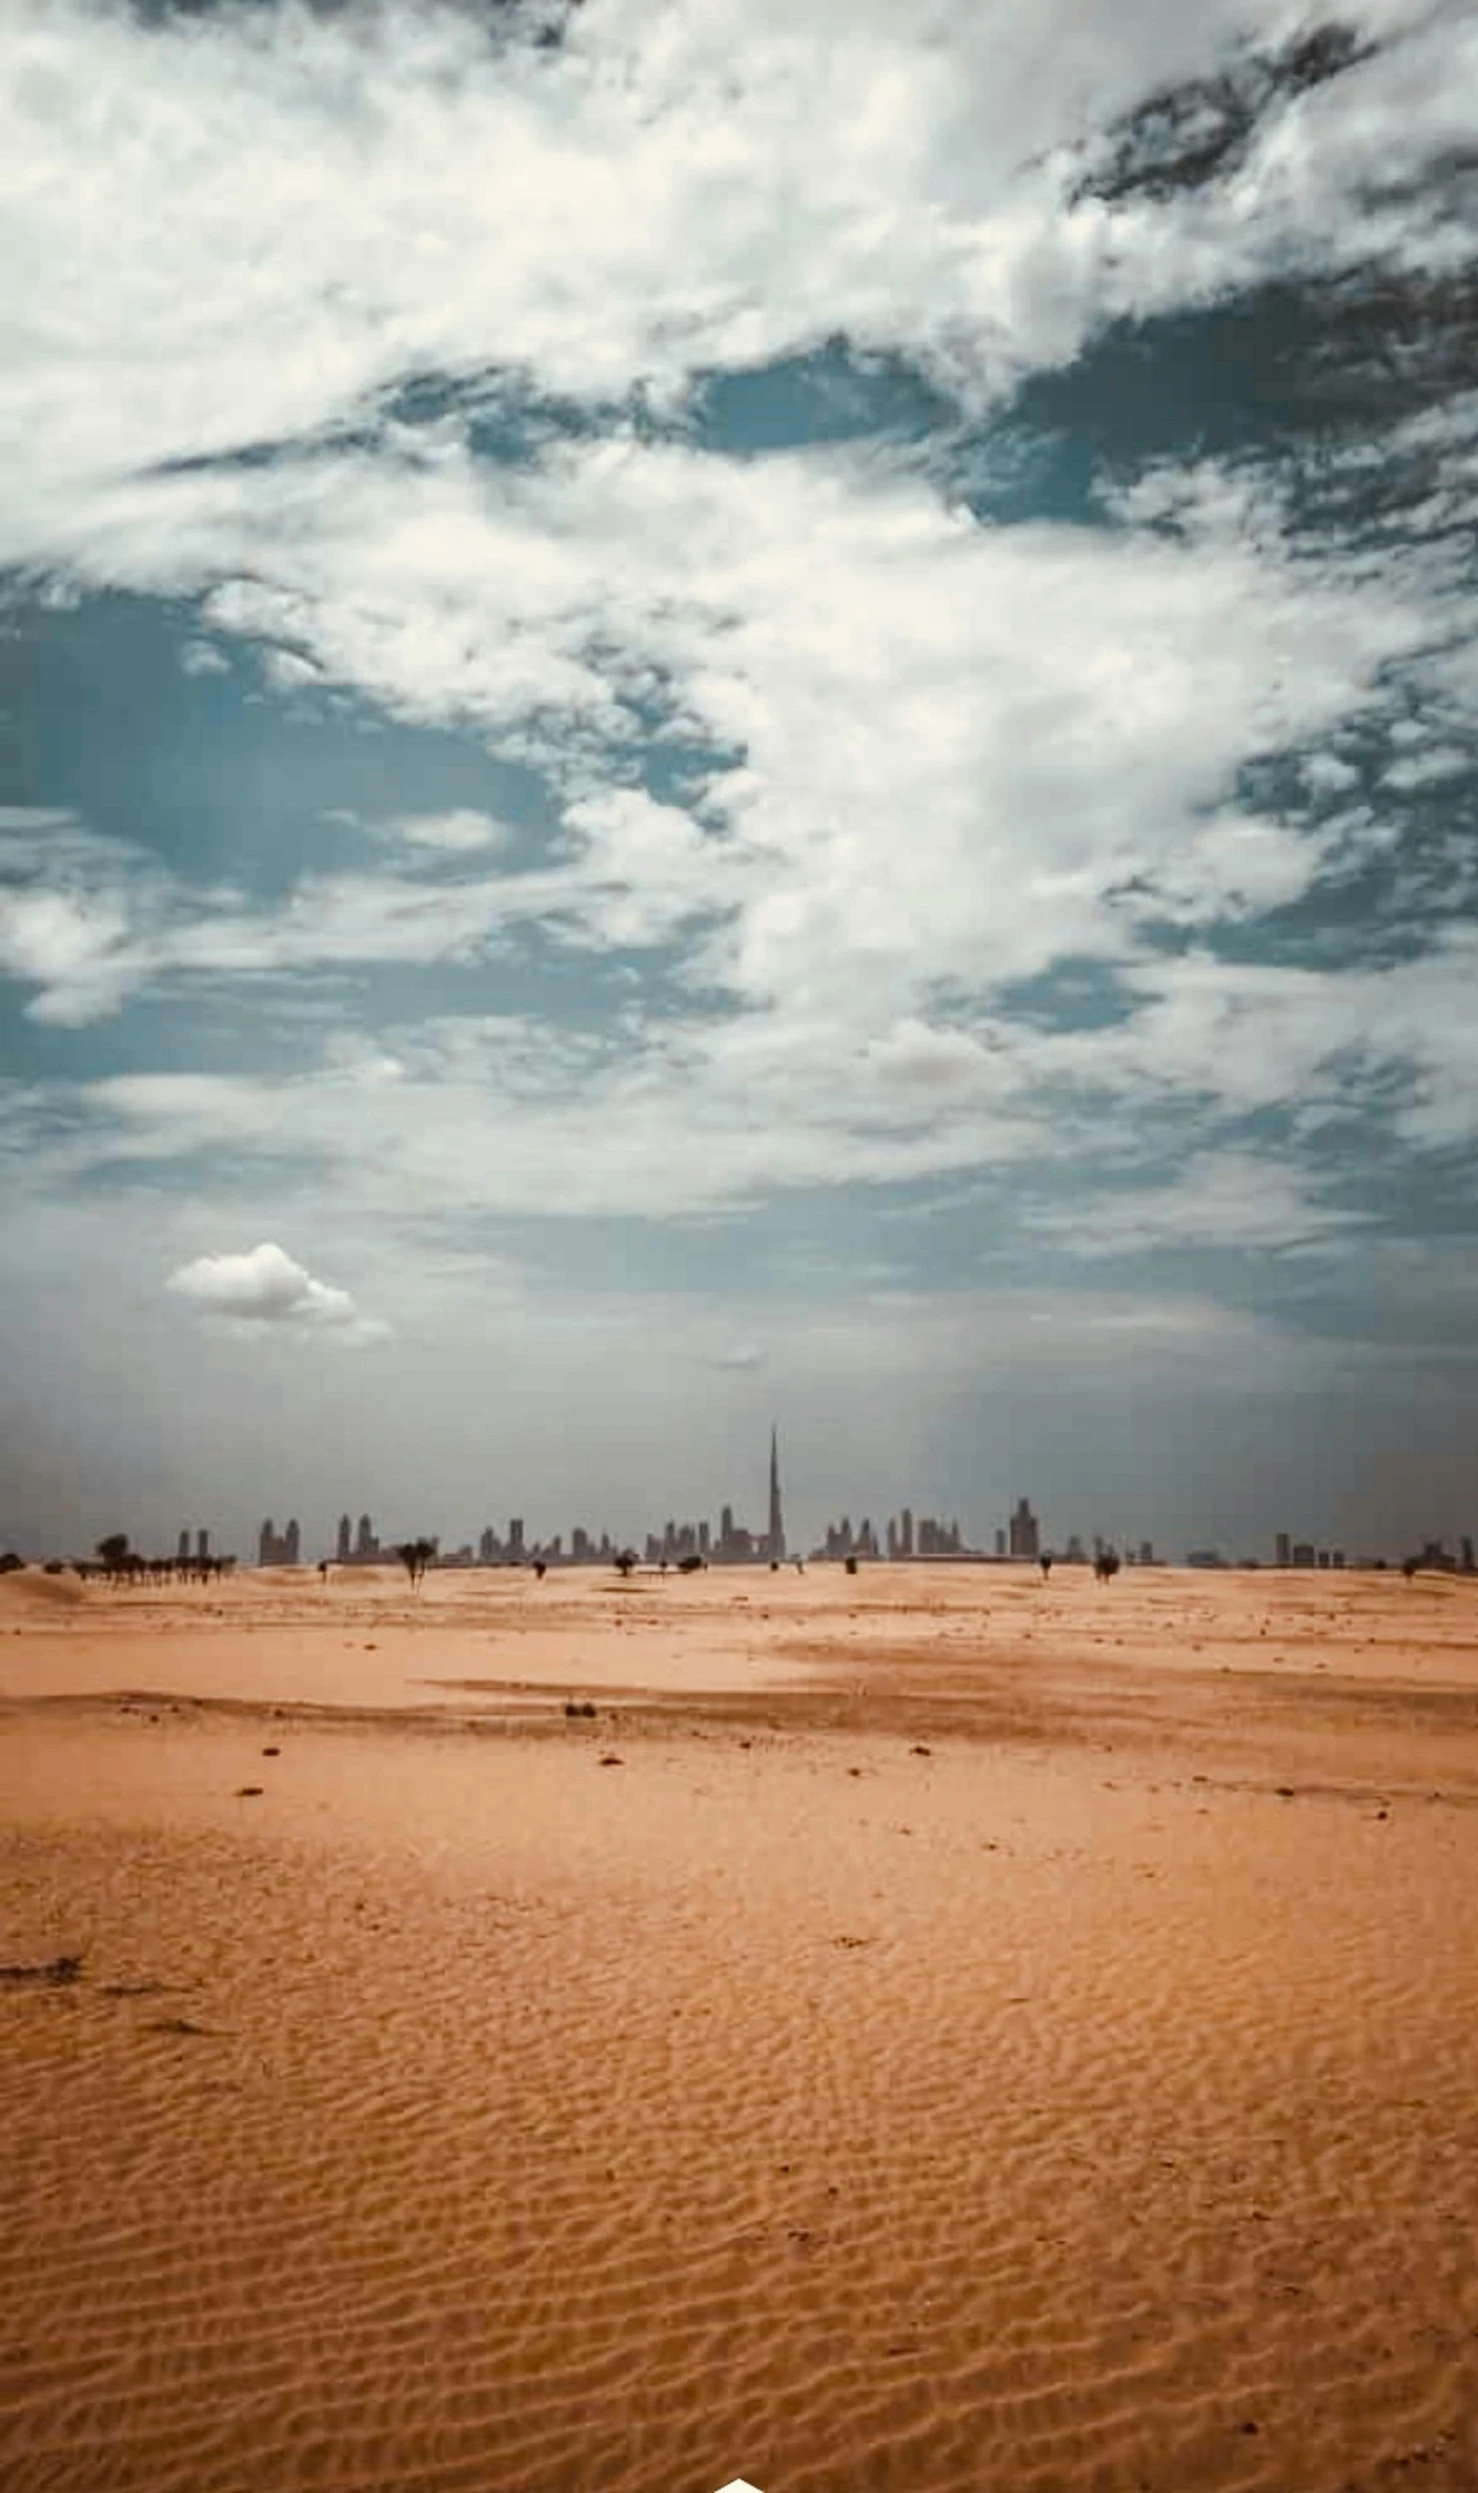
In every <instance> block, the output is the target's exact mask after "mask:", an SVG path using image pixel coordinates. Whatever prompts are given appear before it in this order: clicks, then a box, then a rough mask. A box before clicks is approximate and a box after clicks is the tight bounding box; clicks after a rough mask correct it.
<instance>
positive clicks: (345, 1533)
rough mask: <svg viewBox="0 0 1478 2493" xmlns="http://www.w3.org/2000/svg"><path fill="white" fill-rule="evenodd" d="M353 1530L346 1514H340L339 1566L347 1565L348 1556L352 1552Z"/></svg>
mask: <svg viewBox="0 0 1478 2493" xmlns="http://www.w3.org/2000/svg"><path fill="white" fill-rule="evenodd" d="M353 1532H354V1527H353V1525H352V1524H351V1523H350V1521H349V1518H348V1516H347V1515H341V1516H340V1517H339V1564H340V1566H341V1567H347V1566H348V1564H349V1560H350V1557H351V1556H352V1554H353V1547H354V1541H353Z"/></svg>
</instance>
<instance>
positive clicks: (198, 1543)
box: [195, 1526, 210, 1567]
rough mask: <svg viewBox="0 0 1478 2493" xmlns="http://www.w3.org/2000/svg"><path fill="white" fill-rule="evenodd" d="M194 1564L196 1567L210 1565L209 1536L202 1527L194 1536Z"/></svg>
mask: <svg viewBox="0 0 1478 2493" xmlns="http://www.w3.org/2000/svg"><path fill="white" fill-rule="evenodd" d="M195 1564H196V1566H197V1567H208V1566H209V1565H210V1534H209V1532H208V1531H207V1530H206V1529H205V1528H204V1527H203V1526H202V1528H201V1530H200V1531H198V1532H197V1533H196V1535H195Z"/></svg>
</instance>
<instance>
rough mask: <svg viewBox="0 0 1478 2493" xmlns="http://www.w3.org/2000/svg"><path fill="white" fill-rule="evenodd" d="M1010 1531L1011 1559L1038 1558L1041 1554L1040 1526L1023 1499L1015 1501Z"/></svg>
mask: <svg viewBox="0 0 1478 2493" xmlns="http://www.w3.org/2000/svg"><path fill="white" fill-rule="evenodd" d="M1010 1530H1011V1555H1012V1557H1013V1558H1040V1556H1041V1554H1042V1533H1041V1526H1040V1525H1039V1524H1038V1522H1037V1519H1036V1516H1035V1515H1034V1514H1033V1513H1032V1510H1031V1507H1030V1506H1029V1505H1028V1503H1027V1501H1026V1499H1025V1498H1019V1499H1018V1500H1017V1505H1016V1512H1015V1514H1014V1515H1013V1516H1012V1518H1011V1527H1010Z"/></svg>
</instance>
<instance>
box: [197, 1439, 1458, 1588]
mask: <svg viewBox="0 0 1478 2493" xmlns="http://www.w3.org/2000/svg"><path fill="white" fill-rule="evenodd" d="M991 1537H992V1546H991V1547H990V1548H989V1549H977V1548H973V1547H972V1546H971V1545H970V1544H969V1543H968V1542H967V1541H966V1540H965V1538H964V1536H963V1534H962V1533H961V1530H960V1526H959V1524H958V1522H957V1521H955V1520H953V1519H951V1520H949V1521H946V1520H945V1519H944V1518H942V1517H940V1516H936V1515H919V1516H915V1514H914V1511H913V1509H912V1507H908V1506H905V1507H904V1508H902V1510H901V1511H900V1512H899V1513H898V1514H897V1515H890V1516H889V1517H888V1518H887V1520H886V1522H885V1523H884V1525H883V1528H882V1530H881V1532H879V1530H878V1528H877V1527H876V1525H875V1524H874V1523H873V1521H872V1518H871V1517H870V1516H867V1515H864V1516H863V1517H862V1519H861V1521H860V1522H859V1523H858V1524H856V1525H855V1526H854V1524H853V1522H852V1519H851V1517H850V1516H849V1515H843V1516H841V1517H840V1518H839V1520H838V1521H836V1522H834V1523H829V1524H828V1525H827V1526H826V1528H825V1530H824V1532H823V1533H822V1536H821V1539H820V1541H819V1542H818V1543H817V1545H816V1547H815V1548H814V1549H813V1550H812V1551H811V1552H810V1556H811V1557H812V1558H816V1559H839V1560H846V1559H863V1558H866V1559H883V1558H886V1559H889V1560H891V1561H893V1562H894V1563H895V1564H896V1563H901V1562H905V1561H908V1560H910V1559H941V1558H946V1559H947V1558H959V1559H970V1560H973V1561H975V1562H976V1563H977V1564H987V1565H988V1564H990V1563H992V1562H1001V1561H1005V1562H1007V1563H1009V1562H1010V1561H1012V1560H1015V1561H1017V1562H1018V1563H1024V1564H1027V1565H1036V1564H1039V1563H1040V1562H1041V1561H1042V1560H1044V1559H1046V1560H1049V1561H1051V1562H1053V1563H1057V1564H1061V1565H1064V1566H1089V1565H1091V1564H1092V1563H1093V1561H1094V1560H1095V1559H1098V1558H1101V1557H1103V1556H1105V1555H1106V1554H1107V1553H1108V1551H1109V1548H1110V1544H1109V1543H1108V1542H1107V1541H1106V1540H1105V1539H1104V1538H1103V1536H1102V1535H1101V1534H1099V1533H1095V1534H1094V1536H1093V1540H1092V1543H1091V1545H1085V1544H1084V1542H1083V1541H1082V1540H1081V1539H1080V1538H1079V1536H1078V1534H1077V1533H1071V1534H1069V1536H1068V1538H1067V1540H1066V1541H1065V1542H1064V1543H1063V1544H1062V1545H1061V1547H1058V1548H1049V1547H1048V1546H1046V1545H1045V1544H1044V1540H1043V1534H1042V1524H1041V1518H1040V1517H1039V1516H1038V1515H1036V1514H1035V1513H1034V1512H1033V1510H1032V1506H1031V1501H1030V1499H1028V1498H1024V1497H1023V1498H1018V1499H1017V1501H1016V1504H1015V1506H1014V1508H1013V1509H1012V1512H1011V1514H1010V1515H1009V1516H1008V1518H1007V1520H1006V1522H1005V1523H1004V1524H1001V1525H999V1526H997V1527H996V1528H995V1530H994V1531H993V1534H992V1536H991ZM1275 1549H1276V1558H1275V1561H1274V1563H1275V1564H1276V1565H1277V1566H1279V1567H1296V1568H1304V1567H1308V1568H1316V1569H1317V1568H1321V1567H1327V1568H1332V1569H1342V1568H1343V1567H1344V1566H1345V1565H1346V1563H1347V1561H1346V1557H1345V1552H1344V1551H1343V1550H1342V1549H1321V1548H1320V1547H1319V1546H1318V1545H1317V1544H1316V1543H1315V1542H1313V1541H1296V1540H1294V1538H1293V1536H1292V1535H1291V1534H1290V1533H1287V1532H1280V1533H1279V1534H1278V1535H1277V1538H1276V1542H1275ZM789 1554H790V1553H789V1549H788V1544H787V1540H786V1531H785V1513H784V1506H783V1502H782V1498H781V1491H780V1448H779V1440H778V1437H777V1435H776V1432H775V1431H774V1430H773V1429H772V1430H771V1432H770V1484H769V1504H768V1510H767V1513H766V1517H765V1521H764V1524H763V1525H762V1526H760V1525H749V1524H742V1523H740V1522H738V1521H737V1520H736V1518H735V1514H734V1510H733V1508H732V1506H726V1507H724V1508H723V1510H722V1512H721V1514H720V1516H719V1521H718V1526H717V1529H715V1528H714V1527H713V1526H711V1525H710V1524H709V1522H708V1521H707V1519H706V1518H705V1519H703V1520H702V1521H698V1522H686V1523H678V1522H675V1521H673V1520H671V1519H669V1520H668V1521H667V1522H666V1523H665V1524H664V1525H663V1526H662V1528H661V1530H660V1531H654V1532H648V1533H647V1534H646V1536H645V1540H644V1543H643V1546H642V1548H641V1549H640V1550H639V1551H638V1550H636V1549H634V1548H632V1547H631V1546H630V1545H629V1544H627V1543H623V1542H620V1541H617V1540H615V1539H613V1537H612V1536H611V1534H610V1533H609V1532H602V1533H600V1534H599V1535H597V1534H595V1533H593V1532H591V1531H589V1530H588V1529H587V1528H586V1527H585V1525H583V1524H576V1526H575V1527H574V1530H573V1531H572V1532H571V1534H570V1537H569V1542H568V1545H566V1542H565V1539H564V1536H563V1534H561V1533H556V1534H555V1535H554V1537H553V1539H552V1540H548V1541H534V1540H530V1538H529V1537H528V1534H527V1531H526V1529H525V1526H524V1521H523V1518H522V1516H519V1515H514V1516H511V1517H510V1518H509V1521H508V1525H507V1529H506V1531H504V1532H501V1533H500V1532H499V1531H498V1530H497V1529H496V1528H495V1526H493V1525H492V1524H489V1525H488V1526H487V1528H486V1530H485V1531H484V1532H483V1533H482V1535H481V1537H480V1539H479V1540H478V1541H477V1543H476V1545H475V1546H474V1545H473V1543H471V1542H470V1541H469V1542H467V1543H466V1544H465V1545H464V1546H463V1547H462V1548H460V1549H453V1550H445V1551H439V1552H438V1554H437V1556H436V1558H435V1559H434V1561H433V1564H434V1565H436V1566H438V1567H523V1566H535V1565H542V1566H546V1567H558V1566H576V1567H580V1566H614V1565H616V1564H618V1563H627V1562H629V1561H632V1560H635V1559H636V1558H638V1557H641V1558H644V1559H645V1561H646V1563H647V1564H648V1565H649V1566H653V1567H682V1566H684V1565H686V1566H689V1567H692V1566H716V1567H723V1566H754V1565H765V1564H767V1563H769V1564H773V1565H779V1564H780V1563H781V1562H782V1561H783V1560H784V1559H786V1557H787V1556H788V1555H789ZM394 1555H395V1544H394V1543H393V1542H388V1543H382V1542H381V1541H380V1540H379V1538H378V1536H377V1535H376V1532H375V1529H374V1524H373V1521H372V1519H371V1518H370V1517H369V1516H368V1515H361V1516H360V1518H359V1521H358V1524H357V1526H356V1525H355V1524H354V1523H353V1522H352V1521H351V1518H350V1517H349V1516H348V1515H347V1514H345V1515H341V1516H340V1517H339V1528H338V1536H337V1540H336V1544H335V1548H334V1562H335V1564H336V1565H338V1566H340V1567H364V1566H378V1565H383V1564H384V1563H385V1561H386V1560H387V1559H390V1558H393V1557H394ZM1114 1555H1115V1556H1117V1558H1118V1559H1119V1561H1120V1563H1121V1564H1123V1565H1125V1566H1131V1567H1132V1566H1141V1567H1153V1566H1157V1565H1162V1564H1163V1563H1164V1561H1163V1560H1160V1559H1157V1557H1156V1555H1155V1549H1154V1545H1153V1543H1152V1542H1150V1541H1140V1542H1139V1543H1138V1544H1130V1545H1120V1546H1117V1547H1116V1548H1115V1550H1114ZM176 1563H177V1565H178V1566H179V1567H180V1568H182V1569H184V1568H187V1567H190V1568H195V1567H198V1568H200V1569H201V1570H206V1569H208V1568H210V1567H211V1566H212V1565H214V1564H216V1563H217V1562H215V1561H214V1560H213V1559H212V1556H211V1551H210V1534H209V1532H206V1531H196V1532H194V1533H193V1534H192V1533H191V1532H189V1531H186V1532H182V1533H181V1534H180V1541H179V1556H178V1560H177V1562H176ZM257 1563H258V1565H259V1566H262V1567H296V1566H299V1565H301V1563H302V1534H301V1531H300V1528H299V1525H298V1522H297V1518H296V1517H293V1518H292V1519H291V1520H290V1521H289V1522H288V1523H287V1524H286V1525H285V1527H284V1529H283V1530H282V1531H281V1532H279V1531H278V1530H277V1528H276V1526H275V1524H274V1523H273V1521H272V1518H271V1516H270V1515H269V1516H268V1518H267V1520H266V1522H265V1523H264V1524H263V1525H262V1528H261V1532H260V1534H259V1536H258V1544H257ZM1186 1563H1187V1565H1188V1566H1192V1567H1222V1566H1227V1565H1229V1564H1231V1563H1233V1562H1231V1561H1230V1560H1227V1559H1225V1558H1223V1557H1222V1555H1221V1553H1220V1551H1219V1550H1215V1549H1194V1550H1191V1551H1190V1552H1189V1553H1188V1556H1187V1561H1186ZM1235 1563H1236V1564H1238V1565H1239V1566H1255V1565H1257V1564H1258V1563H1259V1562H1258V1561H1257V1560H1255V1559H1250V1558H1247V1559H1239V1560H1238V1561H1236V1562H1235ZM1348 1563H1349V1564H1350V1565H1352V1566H1362V1567H1364V1566H1377V1565H1384V1564H1385V1561H1384V1560H1375V1559H1369V1558H1359V1559H1352V1560H1350V1561H1349V1562H1348ZM1407 1563H1408V1564H1415V1565H1416V1566H1419V1567H1421V1568H1424V1569H1436V1570H1438V1571H1443V1572H1447V1573H1450V1574H1469V1575H1471V1574H1473V1573H1475V1572H1478V1561H1475V1556H1474V1548H1473V1542H1472V1540H1471V1539H1470V1538H1469V1537H1467V1536H1466V1535H1465V1536H1464V1538H1463V1540H1462V1543H1461V1549H1460V1554H1459V1555H1457V1556H1454V1554H1453V1553H1452V1552H1451V1551H1450V1550H1448V1549H1447V1548H1446V1547H1445V1545H1444V1544H1443V1543H1442V1542H1440V1541H1428V1542H1427V1543H1426V1544H1425V1546H1424V1548H1423V1550H1422V1552H1421V1555H1420V1557H1419V1558H1418V1559H1416V1560H1414V1561H1408V1562H1407Z"/></svg>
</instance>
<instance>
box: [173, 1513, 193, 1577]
mask: <svg viewBox="0 0 1478 2493" xmlns="http://www.w3.org/2000/svg"><path fill="white" fill-rule="evenodd" d="M175 1557H176V1559H177V1561H178V1563H179V1564H180V1566H182V1567H188V1565H189V1564H190V1527H189V1525H188V1524H186V1526H185V1529H184V1531H183V1532H182V1533H181V1534H180V1537H179V1543H178V1546H177V1548H176V1550H175Z"/></svg>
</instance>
